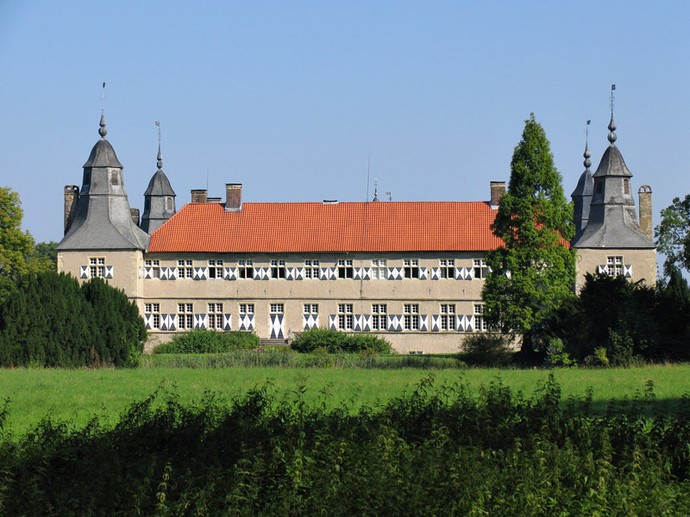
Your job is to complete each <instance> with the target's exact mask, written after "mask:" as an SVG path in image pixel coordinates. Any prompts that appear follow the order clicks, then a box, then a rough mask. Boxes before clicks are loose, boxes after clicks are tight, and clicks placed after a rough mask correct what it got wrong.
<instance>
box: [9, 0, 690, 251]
mask: <svg viewBox="0 0 690 517" xmlns="http://www.w3.org/2000/svg"><path fill="white" fill-rule="evenodd" d="M688 56H690V2H685V1H680V0H679V1H676V2H673V1H661V2H648V1H625V2H623V1H607V2H595V1H578V2H536V1H535V2H527V1H526V2H515V1H505V2H496V1H481V2H480V1H477V2H459V1H448V2H444V1H428V2H405V1H398V2H384V1H380V2H358V1H344V2H340V1H328V2H299V1H294V2H292V1H291V2H284V1H281V2H279V1H276V2H264V1H257V2H236V1H223V2H221V1H207V2H173V1H167V2H157V1H153V0H150V1H120V2H105V1H94V0H89V1H64V2H55V1H23V0H2V1H1V2H0V70H1V71H2V80H1V81H0V185H3V186H9V187H11V188H12V189H13V190H15V191H17V192H19V194H20V196H21V199H22V205H23V208H24V224H23V226H24V228H25V229H28V230H29V231H30V232H31V233H32V234H33V235H34V236H35V237H36V239H37V240H38V241H50V240H55V241H59V240H60V239H61V237H62V210H63V208H62V207H63V198H62V192H63V187H64V185H67V184H79V185H80V184H81V179H82V165H83V164H84V162H85V161H86V159H87V158H88V155H89V151H90V149H91V147H92V146H93V144H94V143H95V142H96V141H97V140H98V133H97V130H98V121H99V117H100V110H101V94H102V92H101V84H102V82H104V81H105V82H106V83H107V87H106V91H105V114H106V120H107V123H108V139H109V141H110V142H111V143H112V144H113V146H114V147H115V150H116V152H117V154H118V158H119V159H120V161H121V162H122V164H123V165H124V167H125V169H124V175H125V186H126V189H127V192H128V194H129V199H130V204H131V205H132V206H133V207H138V208H143V193H144V190H145V189H146V185H147V184H148V181H149V179H150V177H151V176H152V175H153V173H154V172H155V170H156V151H157V146H158V134H157V128H156V127H155V124H154V121H156V120H160V121H161V128H162V148H163V160H164V167H163V168H164V170H165V172H166V174H167V175H168V177H169V179H170V181H171V183H172V185H173V188H174V189H175V191H176V193H177V203H178V207H180V206H182V204H184V203H186V202H188V201H189V191H190V189H194V188H205V187H206V186H207V185H208V189H209V195H211V196H222V195H224V184H225V183H226V182H240V183H243V184H244V194H243V197H244V200H245V201H320V200H322V199H339V200H342V201H361V200H364V199H365V198H366V196H367V192H368V194H369V197H371V196H372V195H373V189H374V180H375V179H376V180H377V181H378V189H379V193H380V194H381V197H386V196H385V194H384V193H385V192H390V193H391V196H392V198H393V199H394V200H397V201H404V200H485V199H488V195H489V181H491V180H508V178H509V174H510V170H509V168H510V159H511V155H512V152H513V148H514V147H515V145H516V144H517V143H518V141H519V139H520V135H521V132H522V128H523V125H524V120H525V119H527V118H528V117H529V114H530V112H534V113H535V115H536V118H537V120H538V121H539V122H540V123H541V124H542V125H543V126H544V129H545V130H546V134H547V136H548V138H549V140H550V141H551V146H552V147H551V149H552V152H553V154H554V157H555V161H556V166H557V167H558V169H559V171H560V173H561V174H562V176H563V183H564V189H565V192H566V194H568V195H569V194H570V192H572V190H573V188H574V187H575V184H576V182H577V178H578V177H579V175H580V174H581V172H582V170H583V165H582V161H583V158H582V152H583V149H584V143H585V123H586V121H587V120H588V119H590V120H591V121H592V124H591V126H590V132H589V145H590V149H591V151H592V155H593V156H592V162H593V168H596V166H597V165H598V163H599V159H600V157H601V155H602V153H603V152H604V150H605V148H606V146H607V145H608V142H607V140H606V135H607V132H608V131H607V129H606V126H607V124H608V121H609V114H610V113H609V90H610V85H611V84H612V83H615V84H616V87H617V88H616V98H615V118H616V122H617V125H618V131H617V134H618V141H617V145H618V147H619V149H620V150H621V152H622V153H623V156H624V157H625V160H626V163H627V165H628V167H629V168H630V170H631V171H632V173H633V175H634V178H633V184H634V187H635V189H637V187H639V186H640V185H642V184H650V185H651V186H652V189H653V191H654V197H653V203H654V216H655V219H654V224H655V225H656V224H658V222H659V210H661V209H662V208H663V207H665V206H668V205H669V204H670V203H671V200H672V198H673V197H674V196H681V195H685V194H686V193H690V174H689V172H690V171H689V169H690V166H689V164H690V65H689V63H690V61H688ZM368 162H370V165H369V166H368ZM368 167H369V170H370V173H369V176H370V182H369V185H368V184H367V169H368Z"/></svg>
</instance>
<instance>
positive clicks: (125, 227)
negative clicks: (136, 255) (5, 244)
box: [58, 114, 149, 251]
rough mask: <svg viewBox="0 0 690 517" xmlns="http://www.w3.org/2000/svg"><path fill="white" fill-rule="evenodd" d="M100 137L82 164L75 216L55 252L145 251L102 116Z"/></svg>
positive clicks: (145, 237)
mask: <svg viewBox="0 0 690 517" xmlns="http://www.w3.org/2000/svg"><path fill="white" fill-rule="evenodd" d="M98 133H99V134H100V135H101V140H99V141H98V142H97V143H96V145H94V146H93V149H91V154H90V155H89V159H88V160H87V161H86V163H85V164H84V178H83V181H82V186H81V191H80V192H79V199H78V201H77V206H76V209H75V216H74V220H73V222H72V224H71V225H70V227H69V229H68V230H67V233H66V234H65V237H64V238H63V239H62V241H61V242H60V244H58V250H61V251H67V250H104V251H105V250H145V249H146V247H147V246H148V241H149V236H148V235H147V234H146V232H144V231H143V230H142V229H141V228H139V227H138V226H137V225H136V224H135V223H134V221H133V220H132V215H131V209H130V206H129V199H128V198H127V192H126V191H125V186H124V178H123V175H122V164H121V163H120V161H119V160H118V159H117V155H116V154H115V150H114V149H113V146H112V145H110V142H108V141H107V140H106V139H105V136H106V134H107V133H108V131H107V129H106V127H105V117H104V115H103V114H101V122H100V128H99V130H98Z"/></svg>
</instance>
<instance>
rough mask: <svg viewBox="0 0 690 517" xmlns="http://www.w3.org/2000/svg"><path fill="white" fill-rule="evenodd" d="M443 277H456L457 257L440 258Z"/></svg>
mask: <svg viewBox="0 0 690 517" xmlns="http://www.w3.org/2000/svg"><path fill="white" fill-rule="evenodd" d="M439 266H440V268H441V278H455V259H441V260H439Z"/></svg>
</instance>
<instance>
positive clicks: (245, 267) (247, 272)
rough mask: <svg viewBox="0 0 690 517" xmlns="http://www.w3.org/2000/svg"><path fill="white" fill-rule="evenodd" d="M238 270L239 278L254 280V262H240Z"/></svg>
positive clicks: (248, 260)
mask: <svg viewBox="0 0 690 517" xmlns="http://www.w3.org/2000/svg"><path fill="white" fill-rule="evenodd" d="M237 269H238V271H237V276H238V277H239V278H254V262H253V261H252V260H250V259H243V260H238V261H237Z"/></svg>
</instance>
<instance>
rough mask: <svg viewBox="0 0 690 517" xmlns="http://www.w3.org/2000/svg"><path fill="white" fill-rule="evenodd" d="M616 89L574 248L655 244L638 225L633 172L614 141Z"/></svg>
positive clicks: (634, 246) (633, 246) (613, 87)
mask: <svg viewBox="0 0 690 517" xmlns="http://www.w3.org/2000/svg"><path fill="white" fill-rule="evenodd" d="M615 89H616V87H615V85H612V86H611V121H610V122H609V126H608V129H609V135H608V141H609V146H608V148H607V149H606V151H604V155H603V156H602V157H601V161H600V162H599V166H598V167H597V170H596V172H595V173H594V175H593V176H592V178H593V180H594V192H593V194H592V201H591V203H590V210H589V218H588V221H587V225H586V227H584V228H583V230H582V232H581V234H580V235H579V236H578V235H576V236H575V238H574V239H573V242H572V246H573V247H575V248H644V249H649V248H654V243H653V242H652V241H651V240H650V239H649V238H648V237H647V236H646V235H645V234H644V232H643V231H642V230H641V229H640V225H639V223H638V220H637V214H636V212H635V201H634V199H633V196H632V188H631V186H630V178H632V173H631V172H630V170H629V169H628V167H627V165H626V164H625V160H623V155H622V154H621V152H620V151H619V150H618V147H616V144H615V142H616V140H617V139H618V137H617V135H616V123H615V121H614V119H613V91H614V90H615ZM576 190H577V189H576Z"/></svg>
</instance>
